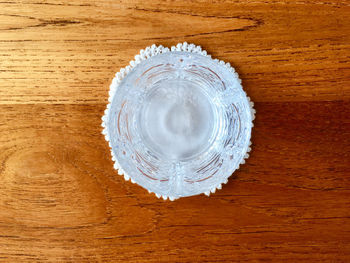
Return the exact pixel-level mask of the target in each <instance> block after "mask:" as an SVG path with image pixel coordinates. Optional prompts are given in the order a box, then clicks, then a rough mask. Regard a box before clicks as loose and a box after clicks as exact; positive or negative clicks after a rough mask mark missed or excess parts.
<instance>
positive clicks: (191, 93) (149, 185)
mask: <svg viewBox="0 0 350 263" xmlns="http://www.w3.org/2000/svg"><path fill="white" fill-rule="evenodd" d="M109 102H110V104H108V106H107V109H106V111H105V115H104V116H103V118H102V119H103V122H102V126H103V127H104V130H103V134H104V135H105V137H106V140H107V141H109V144H110V147H111V152H112V159H113V160H114V161H115V168H116V169H118V173H119V174H123V175H124V177H125V179H126V180H128V179H131V181H132V182H136V183H137V184H139V185H141V186H142V187H144V188H146V189H147V190H148V191H149V192H153V193H155V194H156V195H157V196H158V197H161V196H162V197H163V198H164V199H167V198H169V199H170V200H174V199H176V198H179V197H184V196H191V195H197V194H201V193H205V194H207V195H209V194H210V192H215V190H216V189H217V188H221V184H222V183H226V182H227V178H228V177H229V176H230V175H231V174H232V173H233V172H234V171H235V170H236V169H238V168H239V165H240V164H241V163H244V159H245V158H247V157H248V154H247V152H248V151H249V150H250V147H249V146H250V135H251V128H252V126H253V123H252V120H253V119H254V113H255V111H254V110H253V103H252V102H250V100H249V97H247V95H246V93H245V92H244V91H243V89H242V86H241V81H240V79H239V77H238V74H237V73H236V72H235V70H234V69H233V68H232V67H231V66H230V64H229V63H224V62H223V61H219V60H217V59H212V58H211V56H209V55H207V53H206V51H203V50H202V49H201V48H200V47H199V46H195V45H193V44H191V45H188V44H187V43H183V44H178V45H177V46H174V47H172V48H171V49H168V48H164V47H162V46H158V47H157V46H155V45H153V46H151V47H148V48H146V49H145V50H141V52H140V54H139V55H136V56H135V60H134V61H131V62H130V65H129V66H127V67H126V68H124V69H121V70H120V72H118V73H117V74H116V76H115V78H114V79H113V82H112V84H111V87H110V97H109Z"/></svg>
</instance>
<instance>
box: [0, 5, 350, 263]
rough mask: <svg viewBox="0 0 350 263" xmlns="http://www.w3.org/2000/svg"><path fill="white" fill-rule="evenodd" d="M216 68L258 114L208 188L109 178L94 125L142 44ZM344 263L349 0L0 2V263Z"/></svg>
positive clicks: (348, 189) (349, 236)
mask: <svg viewBox="0 0 350 263" xmlns="http://www.w3.org/2000/svg"><path fill="white" fill-rule="evenodd" d="M183 41H187V42H188V43H194V44H196V45H201V46H202V47H203V48H204V49H206V50H207V51H208V52H209V53H210V54H212V55H213V57H216V58H219V59H222V60H225V61H227V62H230V63H231V64H232V65H233V66H234V67H235V68H236V70H237V72H238V73H239V74H240V76H241V78H242V81H243V82H242V83H243V87H244V89H245V91H246V92H247V94H248V95H249V96H250V97H251V99H252V100H253V101H254V102H255V108H256V110H257V115H256V120H255V127H254V129H253V132H252V143H253V145H252V152H251V156H250V158H249V159H248V160H247V162H246V164H244V165H242V166H241V169H240V170H238V171H236V172H235V173H234V175H232V176H231V177H230V179H229V182H228V183H227V184H226V185H224V186H223V188H222V190H220V191H218V192H217V193H215V194H213V195H211V196H210V197H206V196H204V195H199V196H194V197H188V198H182V199H179V200H176V201H174V202H170V201H164V200H161V199H158V198H156V197H155V196H154V195H150V194H148V193H147V191H146V190H144V189H143V188H141V187H140V186H137V185H134V184H132V183H131V182H126V181H124V179H123V178H122V177H121V176H119V175H118V174H117V172H116V171H115V170H114V169H113V163H112V161H111V158H110V152H109V147H108V144H107V142H106V141H105V139H104V137H103V136H102V134H101V130H102V128H101V126H100V124H101V116H102V115H103V111H104V109H105V107H106V104H107V98H108V89H109V85H110V83H111V80H112V78H113V76H114V74H115V72H117V71H118V70H119V69H120V68H121V67H124V66H126V65H127V64H128V62H129V61H130V60H131V59H133V57H134V55H135V54H137V53H138V51H139V50H140V49H141V48H144V47H146V46H149V45H151V44H153V43H155V44H161V45H164V46H171V45H174V44H177V43H178V42H183ZM259 261H265V262H350V2H349V1H348V0H344V1H341V0H339V1H337V0H295V1H282V0H273V1H267V0H254V1H253V0H236V1H219V0H218V1H185V0H182V1H160V0H153V1H152V0H142V1H138V0H134V1H132V0H128V1H125V0H121V1H116V0H100V1H82V0H69V1H68V0H57V1H55V0H23V1H22V0H21V1H20V0H4V1H0V262H259Z"/></svg>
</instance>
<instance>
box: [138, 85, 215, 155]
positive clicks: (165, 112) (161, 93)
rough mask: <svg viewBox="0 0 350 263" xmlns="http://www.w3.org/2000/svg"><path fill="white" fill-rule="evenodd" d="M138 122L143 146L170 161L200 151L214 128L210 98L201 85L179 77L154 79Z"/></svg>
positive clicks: (208, 141) (205, 145) (205, 146)
mask: <svg viewBox="0 0 350 263" xmlns="http://www.w3.org/2000/svg"><path fill="white" fill-rule="evenodd" d="M139 121H140V126H139V127H140V128H141V134H142V135H143V137H144V143H145V144H146V146H147V147H149V148H150V149H152V150H154V151H155V152H157V153H158V155H160V156H162V157H165V158H167V159H172V160H184V159H188V158H191V157H193V156H195V155H197V154H199V153H201V152H202V151H203V150H204V149H206V148H207V146H208V145H209V144H210V141H211V139H210V138H211V137H212V134H213V130H214V114H213V106H212V104H211V103H210V99H209V98H208V96H207V95H206V94H205V93H204V92H203V91H202V87H200V86H198V85H196V84H195V83H192V82H190V81H188V80H183V79H173V80H163V81H160V82H157V83H156V84H155V85H154V87H152V88H151V89H150V91H149V92H148V94H147V96H146V100H145V103H144V104H143V107H142V109H141V114H140V118H139Z"/></svg>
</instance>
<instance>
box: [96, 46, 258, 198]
mask: <svg viewBox="0 0 350 263" xmlns="http://www.w3.org/2000/svg"><path fill="white" fill-rule="evenodd" d="M173 51H185V52H192V53H197V54H200V55H203V56H206V57H209V58H212V57H211V55H209V54H208V53H207V51H205V50H203V49H202V48H201V46H197V45H194V44H188V43H187V42H184V43H178V44H177V45H176V46H172V47H171V48H170V49H169V48H167V47H163V46H162V45H159V46H157V45H155V44H153V45H152V46H149V47H146V48H145V49H141V50H140V52H139V54H137V55H136V56H135V58H134V60H131V61H130V63H129V65H128V66H126V67H124V68H121V69H120V70H119V72H117V73H116V74H115V77H114V78H113V80H112V83H111V85H110V86H109V97H108V104H107V107H106V109H105V111H104V115H103V116H102V124H101V126H102V127H103V130H102V134H103V135H104V136H105V139H106V141H107V142H108V144H109V148H110V150H111V155H112V161H113V162H114V169H115V170H117V171H118V174H119V175H122V176H124V179H125V180H126V181H129V180H130V181H131V182H132V183H136V182H135V181H134V180H133V179H132V178H131V177H130V176H129V175H128V174H127V173H126V172H125V171H124V170H123V169H122V168H121V166H120V164H119V163H118V160H117V158H116V156H115V154H114V153H113V151H112V145H111V143H110V137H109V134H108V128H107V122H108V114H109V110H110V108H111V102H112V101H113V98H114V96H115V94H116V91H117V89H118V86H119V84H120V83H121V81H122V80H123V78H124V77H125V76H126V75H127V74H128V73H129V72H130V71H131V70H132V69H133V68H134V67H136V66H137V65H138V64H139V63H140V62H141V61H144V60H147V59H149V58H151V57H153V56H156V55H158V54H162V53H167V52H173ZM212 59H213V58H212ZM213 61H215V62H217V63H218V64H220V65H223V66H226V68H228V69H229V70H230V71H231V72H232V74H233V76H234V78H235V79H236V80H237V81H238V82H239V83H240V84H241V83H242V81H241V79H240V78H239V76H238V73H237V72H236V71H235V69H234V68H233V67H232V66H231V64H230V63H228V62H227V63H226V62H224V61H223V60H219V59H213ZM244 93H245V92H244ZM245 95H246V97H247V99H248V101H249V105H250V111H251V115H252V127H253V126H254V124H253V120H254V119H255V113H256V111H255V109H254V102H252V101H251V100H250V98H249V96H248V95H247V94H245ZM250 146H251V142H249V146H248V148H247V151H246V153H245V155H244V157H243V159H242V161H241V163H240V164H244V163H245V160H246V159H247V158H249V152H250V151H251V147H250ZM237 169H239V166H238V167H237ZM228 177H229V176H228ZM228 177H227V178H224V179H223V181H222V182H221V183H219V184H218V185H216V186H214V187H213V188H212V189H211V190H210V191H207V192H204V194H205V195H207V196H209V195H210V194H211V193H215V192H216V189H221V188H222V184H226V183H227V182H228ZM148 192H149V193H152V192H151V191H150V190H148ZM154 194H155V195H156V196H157V197H158V198H163V199H164V200H167V199H168V198H169V200H171V201H174V200H175V199H177V198H175V197H173V196H167V195H160V194H158V193H154Z"/></svg>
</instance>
